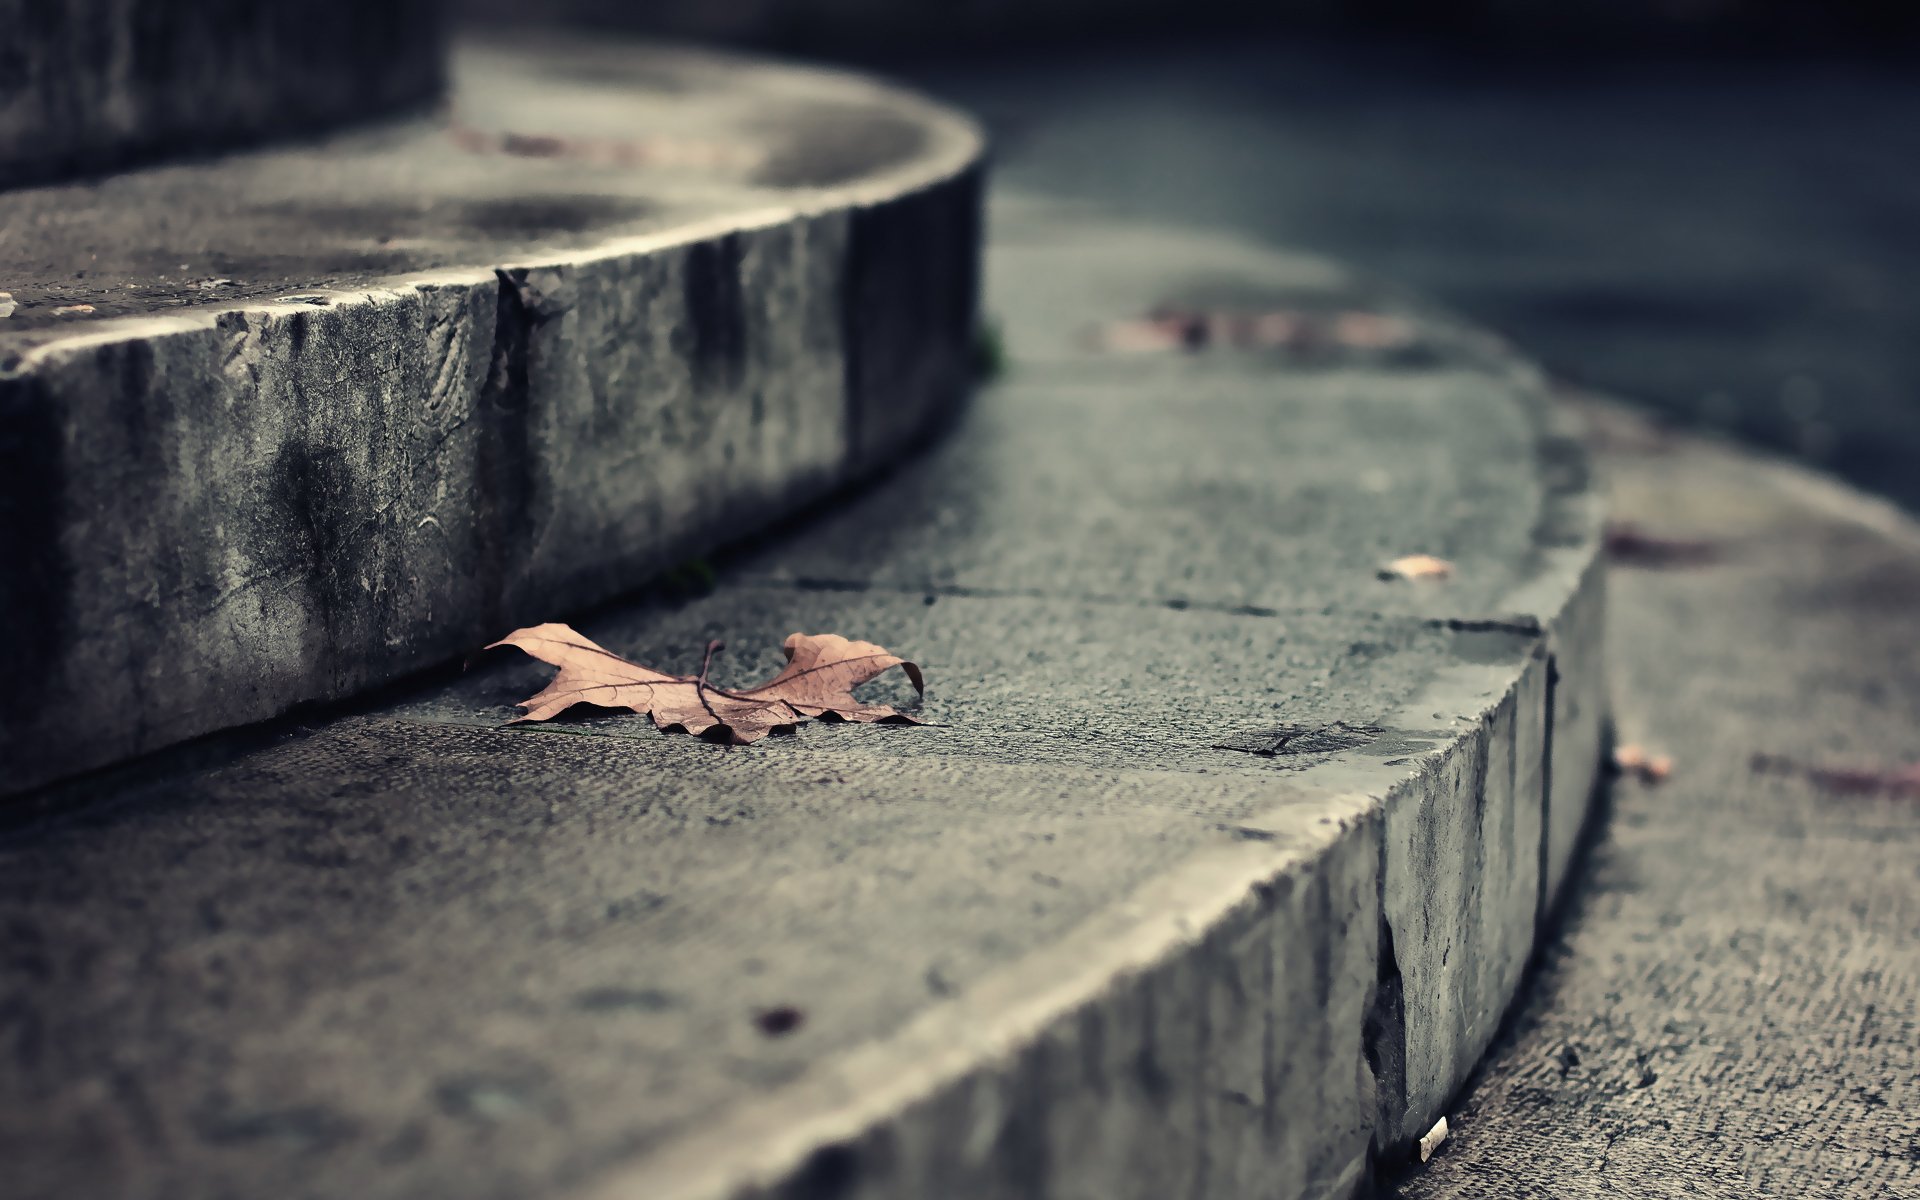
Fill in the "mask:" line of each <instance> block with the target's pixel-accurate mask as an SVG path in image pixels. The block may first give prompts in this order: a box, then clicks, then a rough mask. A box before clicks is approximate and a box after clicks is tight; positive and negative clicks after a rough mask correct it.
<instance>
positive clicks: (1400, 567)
mask: <svg viewBox="0 0 1920 1200" xmlns="http://www.w3.org/2000/svg"><path fill="white" fill-rule="evenodd" d="M1452 577H1453V564H1452V563H1450V562H1448V561H1447V560H1446V559H1444V558H1435V557H1434V556H1433V555H1431V554H1409V555H1407V556H1405V557H1404V558H1396V559H1394V560H1393V561H1392V562H1390V563H1388V564H1387V565H1386V566H1384V567H1382V568H1380V578H1382V579H1451V578H1452Z"/></svg>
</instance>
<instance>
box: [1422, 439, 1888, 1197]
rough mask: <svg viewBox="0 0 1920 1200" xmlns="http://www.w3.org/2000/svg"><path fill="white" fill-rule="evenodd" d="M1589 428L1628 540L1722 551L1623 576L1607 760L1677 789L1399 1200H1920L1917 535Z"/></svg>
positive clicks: (1792, 475)
mask: <svg viewBox="0 0 1920 1200" xmlns="http://www.w3.org/2000/svg"><path fill="white" fill-rule="evenodd" d="M1595 411H1596V414H1597V416H1598V417H1599V418H1600V428H1601V430H1602V435H1603V437H1602V441H1601V446H1602V449H1603V455H1604V459H1605V463H1606V465H1607V466H1608V468H1609V473H1610V476H1611V482H1612V487H1613V493H1614V502H1615V505H1616V508H1617V512H1618V514H1619V516H1620V517H1621V518H1623V519H1625V520H1628V521H1631V522H1634V523H1636V524H1637V525H1638V526H1639V527H1640V528H1641V529H1642V530H1644V531H1645V532H1646V533H1648V534H1650V535H1653V536H1659V537H1668V538H1675V539H1681V540H1684V541H1703V542H1705V543H1706V544H1707V545H1708V546H1709V547H1710V548H1711V552H1710V556H1709V557H1708V558H1707V559H1706V560H1704V561H1691V562H1684V561H1683V563H1682V564H1681V565H1674V566H1670V567H1666V568H1649V567H1646V566H1645V565H1644V564H1642V565H1639V566H1636V564H1635V561H1634V560H1631V559H1620V560H1618V561H1616V564H1615V567H1614V571H1613V575H1612V586H1611V597H1610V608H1609V612H1608V618H1607V619H1608V622H1609V625H1610V628H1609V629H1608V631H1607V645H1608V649H1609V657H1610V662H1611V664H1612V666H1613V681H1614V685H1615V694H1614V713H1615V719H1616V721H1617V722H1618V725H1619V732H1620V737H1621V740H1622V741H1623V742H1632V743H1637V744H1639V745H1641V746H1644V747H1646V748H1647V749H1648V750H1649V751H1650V752H1653V753H1667V754H1670V755H1671V756H1672V757H1673V762H1674V766H1673V773H1672V775H1671V777H1670V778H1669V779H1668V780H1667V781H1666V782H1664V783H1662V784H1659V785H1657V786H1653V785H1648V784H1646V783H1644V782H1640V781H1637V780H1626V779H1622V780H1619V781H1616V782H1615V783H1614V784H1613V787H1612V796H1611V814H1610V819H1609V820H1608V821H1607V822H1606V823H1605V825H1604V826H1603V827H1602V828H1601V831H1600V834H1599V836H1598V838H1597V840H1596V841H1595V843H1594V845H1593V848H1592V852H1591V855H1590V857H1589V858H1588V860H1587V865H1586V866H1585V868H1584V869H1583V870H1582V871H1581V872H1580V873H1579V875H1578V876H1577V877H1576V884H1575V886H1574V888H1573V890H1572V892H1571V894H1570V896H1569V899H1568V903H1567V906H1566V911H1565V918H1564V923H1563V924H1562V925H1561V927H1560V928H1559V929H1558V930H1557V932H1556V934H1555V936H1554V938H1553V941H1552V942H1551V943H1550V945H1549V952H1548V954H1547V956H1546V960H1545V966H1544V968H1543V970H1542V971H1541V973H1540V975H1539V977H1538V979H1537V981H1536V982H1535V984H1534V985H1533V987H1532V989H1531V992H1530V994H1529V995H1528V997H1527V999H1526V1001H1525V1003H1524V1005H1523V1006H1522V1007H1520V1008H1519V1009H1518V1010H1517V1013H1516V1019H1515V1020H1514V1022H1513V1026H1512V1028H1511V1031H1510V1032H1509V1033H1508V1035H1507V1036H1505V1037H1504V1038H1503V1039H1502V1040H1501V1041H1500V1043H1499V1045H1498V1046H1497V1048H1496V1049H1495V1051H1494V1053H1493V1054H1492V1055H1491V1056H1490V1057H1489V1058H1488V1060H1487V1063H1486V1065H1485V1067H1484V1069H1483V1070H1482V1072H1481V1074H1480V1075H1479V1077H1478V1078H1477V1079H1476V1080H1475V1081H1474V1083H1473V1084H1472V1085H1471V1087H1470V1089H1469V1090H1468V1092H1467V1093H1466V1094H1465V1096H1464V1097H1463V1098H1462V1099H1461V1101H1460V1103H1459V1105H1458V1107H1457V1108H1456V1109H1455V1110H1454V1111H1453V1113H1452V1114H1451V1116H1452V1120H1451V1124H1452V1129H1453V1133H1452V1137H1451V1138H1450V1139H1449V1141H1448V1142H1447V1144H1446V1147H1445V1148H1444V1149H1443V1150H1442V1152H1441V1153H1440V1155H1439V1157H1438V1158H1436V1159H1435V1160H1434V1161H1433V1162H1431V1163H1430V1164H1429V1165H1428V1166H1427V1167H1426V1168H1425V1169H1424V1171H1419V1172H1415V1173H1409V1174H1408V1175H1407V1176H1406V1177H1404V1178H1402V1179H1399V1180H1397V1181H1396V1186H1395V1187H1394V1188H1391V1189H1388V1190H1389V1192H1390V1194H1395V1195H1398V1196H1401V1197H1404V1198H1406V1200H1453V1198H1460V1200H1465V1198H1467V1197H1476V1198H1477V1197H1483V1196H1502V1197H1509V1196H1510V1197H1543V1198H1545V1197H1554V1198H1560V1197H1568V1198H1575V1200H1577V1198H1582V1197H1600V1196H1646V1197H1681V1196H1779V1197H1801V1196H1820V1197H1833V1198H1835V1200H1856V1198H1858V1200H1868V1198H1872V1200H1881V1198H1891V1197H1905V1196H1914V1195H1920V1132H1917V1131H1920V1125H1917V1124H1916V1122H1915V1119H1914V1113H1915V1111H1916V1110H1917V1109H1920V1037H1916V1033H1917V1032H1920V946H1916V943H1915V941H1914V936H1913V935H1914V930H1915V929H1920V887H1916V874H1915V871H1916V867H1915V857H1914V846H1915V840H1916V837H1920V808H1917V807H1916V805H1915V800H1916V791H1915V789H1914V788H1913V787H1912V785H1911V784H1908V785H1907V786H1906V788H1905V789H1904V790H1903V789H1902V788H1901V787H1899V786H1898V785H1897V783H1896V782H1895V777H1897V775H1898V773H1899V772H1901V771H1903V770H1910V768H1911V764H1912V763H1913V762H1914V756H1915V747H1914V736H1913V731H1914V729H1915V727H1916V724H1917V723H1920V528H1916V526H1915V525H1914V523H1913V521H1912V520H1911V518H1908V517H1906V516H1903V515H1900V514H1899V513H1897V512H1895V511H1894V510H1892V509H1890V508H1888V507H1886V506H1884V505H1882V504H1880V503H1879V502H1877V501H1873V500H1869V499H1866V498H1864V497H1862V496H1860V495H1858V494H1856V493H1851V492H1848V491H1846V490H1845V489H1842V488H1840V487H1838V486H1836V485H1834V484H1832V483H1829V482H1827V481H1824V480H1821V479H1819V478H1816V477H1814V476H1811V475H1809V474H1807V473H1804V472H1802V471H1800V470H1798V469H1795V468H1791V467H1786V466H1782V465H1780V464H1778V463H1775V462H1771V461H1768V460H1765V459H1761V458H1758V457H1756V456H1754V455H1752V454H1750V453H1746V452H1743V451H1738V450H1734V449H1731V448H1729V447H1727V446H1724V445H1720V444H1716V443H1713V442H1709V441H1704V440H1701V439H1697V438H1692V437H1685V436H1680V435H1676V434H1671V433H1667V432H1663V431H1661V430H1659V429H1656V428H1653V427H1651V426H1649V425H1647V424H1645V423H1644V422H1641V421H1639V420H1637V419H1635V418H1633V417H1630V416H1629V415H1627V414H1626V413H1625V412H1624V410H1620V409H1614V408H1608V407H1604V406H1603V407H1600V408H1597V409H1596V410H1595ZM1822 770H1838V771H1841V772H1851V773H1853V774H1854V775H1856V776H1860V777H1861V778H1858V779H1856V780H1854V781H1853V783H1852V786H1851V787H1849V786H1848V783H1849V777H1848V776H1847V775H1844V774H1843V775H1842V776H1841V777H1840V778H1839V779H1837V780H1828V781H1826V782H1823V781H1822V780H1821V779H1820V778H1819V776H1818V775H1817V772H1819V771H1822ZM1876 773H1879V774H1881V775H1884V776H1886V778H1885V779H1884V780H1883V786H1876V785H1875V783H1874V780H1873V776H1874V775H1875V774H1876ZM1910 778H1911V776H1909V779H1910Z"/></svg>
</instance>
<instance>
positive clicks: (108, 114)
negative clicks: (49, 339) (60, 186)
mask: <svg viewBox="0 0 1920 1200" xmlns="http://www.w3.org/2000/svg"><path fill="white" fill-rule="evenodd" d="M444 7H445V4H444V3H443V0H333V2H332V3H329V4H327V5H326V6H325V7H324V8H321V9H315V8H311V7H307V6H304V5H293V4H260V3H256V2H255V0H196V2H195V3H193V4H168V5H158V4H148V3H145V2H144V0H66V2H64V3H60V4H42V3H39V2H38V0H0V30H4V31H5V36H4V41H3V42H0V188H8V187H17V186H19V185H21V184H24V183H32V182H43V181H46V180H50V179H64V178H69V177H71V176H72V175H74V174H75V173H77V172H81V171H102V170H111V169H115V168H119V167H123V166H126V165H127V164H129V163H133V162H151V161H155V160H158V159H164V158H170V157H175V156H178V155H182V154H204V153H207V152H209V151H215V150H224V149H229V148H231V147H233V146H236V145H242V144H250V143H257V142H265V141H276V140H285V139H288V138H291V137H296V136H301V135H307V134H312V133H314V132H316V131H318V130H324V129H329V128H332V127H334V126H337V125H340V124H343V123H345V122H348V121H353V120H357V119H365V118H369V117H378V116H385V115H390V114H392V113H394V112H396V111H399V110H403V109H408V108H425V107H427V106H429V105H431V104H433V103H434V102H435V101H437V100H438V99H439V98H440V91H441V87H442V85H443V83H444V81H445V77H446V73H445V61H446V42H447V37H446V29H445V20H444V15H443V12H442V10H443V8H444ZM0 228H4V227H3V226H0ZM7 232H8V233H9V234H14V235H18V236H22V237H24V236H27V234H26V231H24V230H16V229H7ZM6 282H7V281H6V280H4V279H0V290H4V288H5V285H6Z"/></svg>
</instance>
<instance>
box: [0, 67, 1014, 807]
mask: <svg viewBox="0 0 1920 1200" xmlns="http://www.w3.org/2000/svg"><path fill="white" fill-rule="evenodd" d="M457 65H458V68H459V71H458V74H459V80H460V82H459V87H458V88H457V89H456V94H455V97H454V103H455V106H456V112H457V118H456V121H457V123H456V124H454V125H452V126H449V125H447V124H446V123H444V122H439V123H428V122H422V123H416V124H409V125H401V126H396V127H393V128H389V129H385V130H381V131H377V132H372V133H362V134H356V135H353V136H346V137H341V138H337V139H335V140H333V141H330V142H327V143H324V144H321V145H318V146H315V147H311V148H303V149H298V150H286V151H277V152H272V153H257V154H251V155H245V156H241V157H237V158H232V159H227V160H222V161H220V162H216V163H208V164H195V165H191V166H184V167H173V168H167V169H157V170H151V171H144V172H139V173H135V174H130V175H124V176H119V177H115V178H112V179H109V180H105V181H102V182H100V183H97V184H90V185H86V186H70V187H54V188H39V189H29V190H24V191H16V192H11V193H6V194H3V195H0V230H4V236H0V290H6V291H9V292H11V293H12V295H13V297H14V300H15V301H16V303H17V305H18V307H17V309H16V310H15V312H14V313H13V315H12V316H11V317H8V318H5V319H0V416H3V417H4V420H0V557H3V558H4V559H5V561H6V562H7V563H8V564H9V568H8V571H7V572H6V574H5V575H4V577H0V608H3V609H4V611H6V612H7V614H8V621H7V624H6V626H5V629H4V631H0V655H3V656H4V658H5V660H6V662H7V664H8V669H9V670H10V671H11V672H13V673H14V674H15V675H16V677H19V678H31V679H34V680H36V686H35V688H34V689H33V691H32V692H31V693H28V692H25V691H21V690H17V689H16V690H14V691H11V692H10V693H9V695H10V697H11V699H8V700H4V701H0V762H3V763H4V764H5V770H4V772H0V790H18V789H20V788H23V787H26V786H30V785H33V784H35V783H37V782H40V781H43V780H46V779H49V778H53V777H56V776H59V775H63V774H69V773H72V772H74V771H76V770H80V769H83V768H87V767H92V766H97V765H99V764H101V763H105V762H110V761H113V760H116V759H120V758H124V757H126V756H127V755H129V754H135V753H139V752H142V751H145V750H149V749H152V748H154V747H157V746H164V745H167V744H170V743H172V742H176V741H178V740H180V739H182V738H186V737H191V736H193V735H196V734H201V733H205V732H207V731H209V730H214V729H219V728H223V727H228V726H232V725H235V724H239V723H242V722H246V721H253V720H258V719H261V718H264V717H269V716H272V715H274V714H276V713H279V712H282V711H284V710H285V709H286V708H287V707H288V706H289V705H291V704H294V703H297V702H301V701H308V700H316V699H327V698H334V697H339V696H344V695H347V694H349V693H352V692H355V691H358V690H361V689H363V688H366V687H368V686H370V685H374V684H379V683H382V682H385V681H388V680H392V679H395V678H398V677H400V676H402V675H404V674H406V673H407V672H409V671H413V670H417V669H419V668H420V667H422V666H425V665H428V664H430V663H435V662H439V661H443V660H446V659H448V658H450V657H453V656H456V655H459V654H461V653H463V652H465V651H467V650H469V649H471V648H472V647H473V646H475V645H477V644H481V643H483V642H484V641H485V640H486V639H487V638H488V637H489V636H490V635H494V634H497V633H498V632H499V631H501V630H502V629H505V628H508V627H511V626H512V625H513V624H515V623H519V622H523V621H526V620H533V619H538V618H540V617H542V616H543V615H546V614H551V613H552V612H554V611H556V610H559V609H564V608H568V607H572V606H577V605H580V604H586V603H591V602H594V601H596V600H599V599H603V598H605V597H607V596H608V595H611V594H612V593H614V592H616V591H618V590H619V589H621V588H626V587H632V586H634V585H635V584H637V583H639V582H641V581H642V580H644V579H646V578H647V577H648V576H649V575H651V574H653V573H655V572H658V571H660V570H662V569H663V568H666V567H668V566H671V565H672V564H674V563H675V562H678V561H680V560H683V559H685V558H686V557H687V556H689V555H692V554H697V553H700V552H703V551H705V550H707V549H709V548H710V547H712V546H713V545H715V544H716V543H718V542H720V541H723V540H726V539H729V538H737V537H740V536H742V535H744V534H746V533H749V532H751V531H752V530H754V529H756V528H758V527H759V526H762V525H764V524H766V523H768V522H769V521H771V520H775V519H778V518H780V517H782V516H785V515H787V514H789V513H791V512H792V511H793V510H794V509H795V508H796V507H798V506H799V505H801V504H803V503H805V502H807V501H809V500H812V499H815V498H817V497H819V496H820V495H822V494H824V493H825V492H827V491H829V490H831V489H832V488H834V487H836V486H838V485H840V484H843V483H845V482H846V481H847V480H848V479H850V478H852V477H853V476H855V475H857V474H859V473H861V472H863V471H867V470H870V469H871V468H872V467H874V466H875V465H877V464H880V463H883V462H885V461H887V460H888V459H889V458H890V457H892V456H893V455H895V454H897V453H899V452H900V451H901V450H902V449H903V448H904V447H905V446H907V445H908V444H910V443H911V442H912V441H913V440H914V439H915V438H917V437H918V436H920V435H921V434H922V433H924V432H925V431H926V430H927V429H929V428H930V427H931V426H933V425H935V424H936V423H938V422H939V421H940V420H942V419H943V418H944V417H946V416H947V415H948V414H949V413H950V411H951V410H952V408H953V407H954V405H955V404H956V402H957V400H958V397H959V395H960V392H961V391H962V389H963V388H964V386H965V382H966V379H967V377H968V374H969V367H968V361H969V355H970V345H971V342H970V339H971V336H972V330H973V321H974V308H975V293H976V278H977V270H978V268H977V258H978V254H979V235H980V229H979V213H978V205H979V183H980V175H979V172H980V162H981V154H982V145H981V142H980V140H979V138H978V136H977V135H976V133H975V131H974V129H973V127H972V126H971V125H970V124H968V123H967V122H966V121H965V120H964V119H962V118H960V117H958V116H956V115H954V114H952V113H949V112H947V111H945V110H942V109H939V108H936V107H934V106H932V105H929V104H926V103H924V102H922V101H920V100H917V99H915V98H913V97H911V96H907V95H904V94H901V93H899V92H895V91H890V90H887V89H885V88H881V87H878V86H876V85H873V84H870V83H867V82H865V81H862V80H859V79H854V78H850V77H846V76H841V75H835V74H831V73H824V72H816V71H806V70H800V69H795V68H784V67H774V66H767V65H759V64H752V63H747V62H743V61H742V60H737V59H729V58H725V57H707V56H701V55H696V54H692V53H686V52H668V51H660V50H648V49H645V48H636V47H631V46H620V45H617V44H616V45H614V46H595V45H582V44H580V43H567V42H560V43H552V44H545V45H542V46H539V47H535V48H526V47H521V48H516V49H513V50H510V51H509V50H502V49H486V48H476V49H470V50H469V51H467V52H465V53H464V54H463V55H462V56H461V57H460V59H459V61H458V64H457Z"/></svg>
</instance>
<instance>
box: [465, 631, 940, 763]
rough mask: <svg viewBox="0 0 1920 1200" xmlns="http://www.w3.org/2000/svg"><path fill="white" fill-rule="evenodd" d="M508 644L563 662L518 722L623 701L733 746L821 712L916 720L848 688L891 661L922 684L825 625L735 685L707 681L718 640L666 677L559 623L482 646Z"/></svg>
mask: <svg viewBox="0 0 1920 1200" xmlns="http://www.w3.org/2000/svg"><path fill="white" fill-rule="evenodd" d="M494 646H514V647H517V648H518V649H521V650H524V651H526V652H527V653H528V654H531V655H532V656H533V657H535V658H537V659H539V660H540V661H541V662H546V663H552V664H553V665H554V666H556V667H559V668H560V673H559V674H558V675H555V676H554V677H553V682H552V683H549V684H548V685H547V686H546V687H545V688H544V689H543V690H541V691H540V693H539V694H538V695H535V696H533V697H532V698H530V699H527V700H523V701H521V703H520V707H521V708H524V709H526V710H527V712H526V715H525V716H523V717H519V718H516V720H519V721H545V720H548V719H549V718H551V717H556V716H558V715H560V714H561V713H563V712H565V711H566V710H567V709H569V708H572V707H573V706H574V705H576V704H596V705H599V706H600V707H602V708H630V709H632V710H633V711H634V712H637V713H643V714H647V715H650V716H652V717H653V723H654V724H655V725H656V726H658V727H659V728H661V729H684V730H686V731H687V732H688V733H691V734H694V735H695V736H699V737H709V736H712V737H717V738H718V739H719V740H722V741H727V742H731V743H732V744H734V745H736V746H744V745H746V744H747V743H749V742H757V741H759V740H760V739H761V738H763V737H765V736H767V735H768V734H769V733H774V732H784V731H787V730H791V729H792V728H793V727H794V726H795V725H797V724H799V723H800V722H801V721H804V720H807V719H808V718H810V717H820V718H824V719H826V720H835V721H896V722H902V723H906V724H915V725H917V724H919V721H918V720H917V719H916V718H914V717H911V716H908V715H907V714H906V713H903V712H900V711H898V710H896V709H894V708H891V707H889V706H888V705H885V704H862V703H860V702H859V701H858V700H855V699H854V698H853V689H855V688H857V687H859V686H860V685H861V684H863V683H865V682H867V681H868V680H870V679H872V678H873V677H874V676H876V675H879V674H880V673H881V672H883V671H886V670H889V669H891V668H893V667H899V668H900V669H901V670H902V671H905V672H906V675H907V678H908V679H909V680H911V681H912V682H913V688H914V690H915V691H917V692H924V691H925V690H926V686H925V681H924V680H923V679H922V678H921V675H920V668H919V667H918V666H916V665H915V664H913V663H910V662H908V661H907V660H906V659H904V658H899V657H897V656H895V655H892V654H889V653H887V652H886V651H885V650H883V649H881V648H880V647H879V646H876V645H874V644H873V643H872V642H850V641H848V640H847V639H846V638H843V637H841V636H839V635H838V634H832V633H796V634H793V635H791V636H789V637H788V638H787V640H786V644H785V649H786V652H787V665H786V666H785V667H783V668H782V669H781V671H780V673H779V674H778V675H775V676H774V677H773V678H772V679H769V680H768V681H767V682H765V683H763V684H761V685H760V686H759V687H757V688H750V689H748V690H746V691H741V692H733V691H728V690H726V689H725V688H719V687H715V686H714V685H713V684H711V683H708V682H707V670H708V668H709V667H711V666H712V665H713V656H714V655H716V654H718V653H719V652H720V651H721V649H722V648H723V647H722V646H721V644H720V643H719V642H714V643H712V644H710V645H709V646H708V647H707V656H706V661H705V662H703V663H702V664H701V666H700V674H698V675H667V674H663V673H661V672H659V671H655V670H652V669H650V668H648V667H643V666H641V665H639V664H638V663H632V662H628V661H627V660H626V659H624V658H621V657H620V656H619V655H617V654H615V653H613V652H612V651H611V650H607V649H604V648H602V647H600V646H598V645H595V644H594V643H593V642H592V641H590V640H588V639H587V638H585V637H583V636H581V635H580V634H579V633H577V632H575V631H574V630H573V629H572V628H571V627H569V626H566V625H533V626H529V627H528V628H526V629H516V630H514V631H513V632H512V633H510V634H508V635H507V636H506V637H503V638H501V639H500V640H499V641H497V642H495V643H493V646H489V647H487V649H489V650H491V649H493V647H494Z"/></svg>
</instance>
